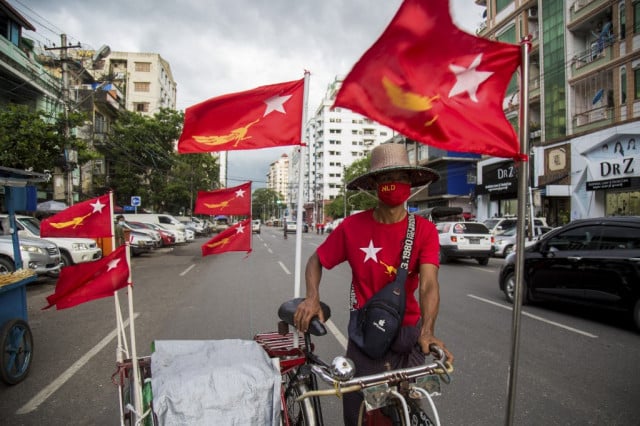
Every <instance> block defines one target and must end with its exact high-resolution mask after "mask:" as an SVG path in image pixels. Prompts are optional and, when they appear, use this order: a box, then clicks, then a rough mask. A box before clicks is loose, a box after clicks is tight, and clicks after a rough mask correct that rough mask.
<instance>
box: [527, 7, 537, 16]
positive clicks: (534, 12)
mask: <svg viewBox="0 0 640 426" xmlns="http://www.w3.org/2000/svg"><path fill="white" fill-rule="evenodd" d="M527 15H528V16H529V18H537V17H538V8H537V7H532V8H530V9H529V10H528V11H527Z"/></svg>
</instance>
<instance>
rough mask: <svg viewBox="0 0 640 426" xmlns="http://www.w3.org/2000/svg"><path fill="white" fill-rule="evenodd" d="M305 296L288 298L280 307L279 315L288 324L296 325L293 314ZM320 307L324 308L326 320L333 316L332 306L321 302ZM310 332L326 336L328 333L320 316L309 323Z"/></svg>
mask: <svg viewBox="0 0 640 426" xmlns="http://www.w3.org/2000/svg"><path fill="white" fill-rule="evenodd" d="M303 300H304V298H302V297H298V298H295V299H291V300H288V301H286V302H284V303H283V304H282V305H280V309H278V317H280V319H281V320H282V321H284V322H286V323H287V324H289V325H291V326H295V325H294V324H293V314H295V313H296V309H298V305H299V304H300V302H302V301H303ZM320 308H321V309H322V313H323V314H324V320H325V321H326V320H328V319H329V317H331V308H329V306H328V305H327V304H325V303H323V302H320ZM308 331H309V333H310V334H313V335H314V336H324V335H325V334H327V329H326V328H325V326H324V324H322V322H320V320H319V319H318V317H314V318H313V319H312V320H311V322H310V323H309V330H308Z"/></svg>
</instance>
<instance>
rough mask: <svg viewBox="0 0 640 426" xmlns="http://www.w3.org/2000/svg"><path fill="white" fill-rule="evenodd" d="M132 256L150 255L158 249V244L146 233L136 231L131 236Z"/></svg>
mask: <svg viewBox="0 0 640 426" xmlns="http://www.w3.org/2000/svg"><path fill="white" fill-rule="evenodd" d="M130 238H131V241H130V246H131V255H132V256H140V255H141V254H142V253H149V252H151V251H153V250H154V249H155V248H156V242H155V241H154V240H153V238H152V237H151V236H150V235H149V234H148V233H146V232H144V231H143V230H140V229H134V230H132V231H131V234H130Z"/></svg>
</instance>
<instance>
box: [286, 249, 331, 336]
mask: <svg viewBox="0 0 640 426" xmlns="http://www.w3.org/2000/svg"><path fill="white" fill-rule="evenodd" d="M304 277H305V281H306V287H307V297H306V298H305V300H303V301H302V303H300V304H299V305H298V309H297V310H296V313H295V314H294V315H293V321H294V324H295V326H296V328H297V329H298V330H300V331H302V332H306V331H307V329H308V328H309V322H310V321H311V318H313V317H314V316H318V318H320V321H322V322H324V321H325V318H324V314H323V313H322V309H321V308H320V279H321V278H322V264H321V263H320V259H319V258H318V253H316V252H314V253H313V254H312V255H311V257H309V260H308V261H307V266H306V268H305V272H304Z"/></svg>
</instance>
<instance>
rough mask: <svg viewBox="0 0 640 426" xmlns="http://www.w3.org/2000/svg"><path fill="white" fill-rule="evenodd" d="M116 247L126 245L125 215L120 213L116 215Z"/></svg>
mask: <svg viewBox="0 0 640 426" xmlns="http://www.w3.org/2000/svg"><path fill="white" fill-rule="evenodd" d="M115 231H116V247H120V246H121V245H124V243H125V241H124V216H123V215H121V214H119V215H118V216H116V229H115Z"/></svg>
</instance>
